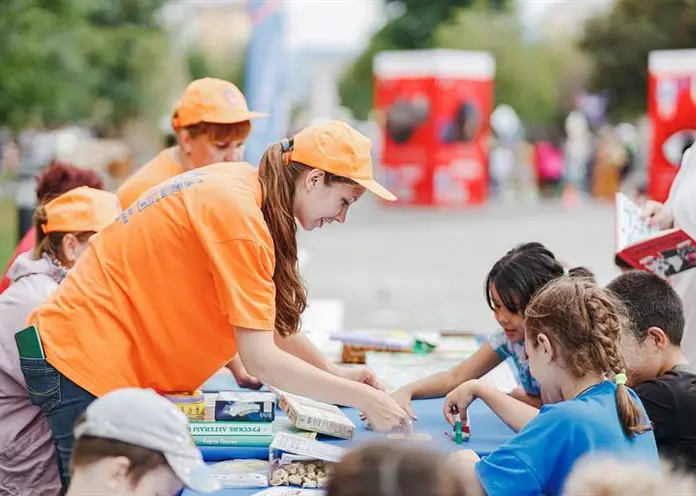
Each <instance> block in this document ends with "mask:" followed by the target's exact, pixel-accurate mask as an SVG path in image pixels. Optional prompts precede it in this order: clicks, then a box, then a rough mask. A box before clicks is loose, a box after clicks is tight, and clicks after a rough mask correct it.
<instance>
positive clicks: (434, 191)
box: [374, 50, 495, 207]
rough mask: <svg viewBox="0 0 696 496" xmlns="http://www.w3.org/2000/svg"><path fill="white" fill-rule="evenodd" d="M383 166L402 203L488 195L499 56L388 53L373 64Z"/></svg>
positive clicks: (467, 200)
mask: <svg viewBox="0 0 696 496" xmlns="http://www.w3.org/2000/svg"><path fill="white" fill-rule="evenodd" d="M374 73H375V79H376V81H375V106H376V107H377V110H378V111H379V114H380V115H381V118H382V129H383V131H384V133H383V136H384V138H383V143H382V146H381V149H382V156H381V166H382V171H383V173H384V181H385V183H386V184H385V186H387V187H388V188H389V189H390V190H391V191H393V192H394V194H396V195H397V196H398V197H399V201H398V202H396V204H397V205H399V204H401V205H417V206H438V207H464V206H470V205H477V204H481V203H483V202H484V201H485V200H486V197H487V196H488V150H487V141H488V139H489V136H490V124H489V117H490V115H491V111H492V107H493V81H494V78H495V59H494V58H493V56H492V55H491V54H489V53H488V52H469V51H457V50H414V51H387V52H381V53H379V54H377V55H376V56H375V59H374Z"/></svg>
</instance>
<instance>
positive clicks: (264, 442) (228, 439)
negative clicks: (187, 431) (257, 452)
mask: <svg viewBox="0 0 696 496" xmlns="http://www.w3.org/2000/svg"><path fill="white" fill-rule="evenodd" d="M191 437H192V438H193V443H194V444H195V445H196V446H244V447H247V448H249V447H253V448H256V447H261V448H265V447H267V446H269V445H270V444H271V442H272V441H273V435H272V434H269V435H267V436H266V435H264V436H244V435H238V436H217V435H215V434H208V435H195V436H191Z"/></svg>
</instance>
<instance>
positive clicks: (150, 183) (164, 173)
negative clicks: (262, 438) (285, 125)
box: [116, 78, 265, 389]
mask: <svg viewBox="0 0 696 496" xmlns="http://www.w3.org/2000/svg"><path fill="white" fill-rule="evenodd" d="M264 116H265V114H261V113H258V112H251V111H249V108H248V107H247V102H246V99H245V98H244V95H243V94H242V92H241V91H239V89H238V88H237V87H236V86H235V85H234V84H232V83H230V82H229V81H224V80H222V79H215V78H203V79H197V80H195V81H193V82H191V83H190V84H189V85H188V86H187V87H186V89H185V90H184V93H183V94H182V95H181V98H180V99H179V102H178V103H177V105H176V108H175V110H174V115H173V116H172V129H173V130H174V133H175V135H176V142H177V143H176V144H175V145H173V146H172V147H170V148H167V149H165V150H164V151H162V152H160V154H159V155H157V156H156V157H155V158H153V159H152V160H151V161H150V162H148V163H147V164H145V165H143V166H142V167H141V168H140V169H139V170H138V171H137V172H136V173H135V174H133V175H132V176H131V177H130V178H129V179H127V180H126V181H125V182H124V183H123V184H122V185H121V187H120V188H119V189H118V191H117V192H116V194H117V195H118V198H119V200H120V202H121V207H122V208H124V209H125V208H127V207H128V206H129V205H131V204H132V203H134V202H135V201H136V200H137V199H138V197H140V195H142V194H143V193H145V192H146V191H147V190H149V189H150V188H152V187H154V186H157V185H158V184H160V183H162V182H164V181H166V180H168V179H171V178H172V177H174V176H176V175H177V174H181V173H182V172H185V171H188V170H192V169H197V168H198V167H204V166H206V165H211V164H215V163H218V162H241V161H242V160H243V159H244V142H245V141H246V139H247V137H248V136H249V133H250V132H251V120H252V119H255V118H258V117H264ZM227 367H228V368H229V369H230V371H231V372H232V373H233V374H234V377H235V379H236V381H237V383H238V384H239V385H240V386H243V387H248V388H253V389H258V388H260V387H261V383H260V382H259V381H258V380H257V379H256V378H255V377H252V376H250V375H249V374H248V373H247V371H246V369H245V368H244V365H243V364H242V362H241V360H240V359H239V357H235V358H234V359H233V360H231V361H230V363H228V364H227Z"/></svg>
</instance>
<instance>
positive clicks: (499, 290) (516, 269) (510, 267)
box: [393, 243, 592, 430]
mask: <svg viewBox="0 0 696 496" xmlns="http://www.w3.org/2000/svg"><path fill="white" fill-rule="evenodd" d="M565 273H566V271H565V269H564V268H563V265H562V264H561V263H560V262H559V261H558V260H557V259H556V257H555V256H554V254H553V253H552V252H551V251H549V250H548V249H547V248H546V247H545V246H544V245H542V244H541V243H524V244H521V245H519V246H517V247H515V248H513V249H512V250H510V251H509V252H507V253H506V254H505V256H504V257H503V258H501V259H500V260H498V261H497V262H496V263H495V265H493V268H492V269H491V270H490V272H489V273H488V276H487V277H486V283H485V289H484V291H485V297H486V301H487V302H488V306H489V307H490V308H491V310H493V313H494V314H495V319H496V320H497V321H498V324H500V327H501V329H500V330H498V331H497V332H495V333H494V334H492V335H491V337H490V339H489V340H488V342H486V343H485V344H484V345H482V346H481V348H480V349H479V350H478V351H477V352H476V353H474V354H473V355H472V356H471V357H469V358H468V359H466V360H464V361H463V362H461V363H460V364H459V365H457V366H456V367H453V368H452V369H450V370H448V371H446V372H441V373H438V374H434V375H431V376H429V377H426V378H424V379H421V380H419V381H416V382H414V383H412V384H408V385H406V386H404V387H403V388H401V389H399V390H398V391H396V392H395V393H394V394H393V396H394V399H396V401H397V402H398V403H399V404H400V405H402V406H403V407H405V408H409V409H410V402H411V400H412V399H422V398H441V397H444V396H446V395H447V394H449V393H450V392H452V391H453V390H454V389H455V388H457V387H458V386H459V385H461V384H464V383H465V382H467V381H470V380H472V379H478V378H480V377H482V376H484V375H485V374H487V373H488V372H489V371H491V370H493V369H494V368H495V367H497V366H498V365H499V364H500V363H502V362H503V361H504V360H506V359H507V358H512V360H513V361H514V363H515V366H516V368H517V372H518V375H519V379H520V384H521V388H517V389H515V390H514V391H513V392H512V397H513V398H515V399H517V400H520V401H522V402H524V403H527V404H529V405H532V406H534V407H535V408H533V409H530V410H533V411H536V408H539V407H540V406H541V404H542V401H541V390H540V388H539V384H538V383H537V382H536V381H535V380H534V379H533V378H532V376H531V374H530V373H529V365H528V363H527V358H526V355H525V351H524V325H523V321H522V320H523V319H522V315H523V312H524V309H525V308H526V306H527V304H528V303H529V301H530V300H531V299H532V296H534V294H535V293H536V292H537V291H538V290H539V289H541V288H542V287H543V286H544V285H545V284H547V283H548V282H550V281H553V280H554V279H557V278H559V277H562V276H563V275H564V274H565ZM569 275H571V276H576V275H577V276H583V277H592V273H591V272H590V271H588V270H586V269H582V268H577V269H571V270H570V272H569ZM504 396H505V399H507V400H509V399H510V397H509V396H507V395H504ZM515 403H519V402H518V401H515ZM522 406H524V405H522ZM462 413H464V412H462ZM411 414H412V415H414V414H413V412H412V411H411ZM414 417H415V415H414ZM525 419H527V417H523V421H522V423H520V422H517V421H516V418H510V419H503V420H504V421H505V422H507V423H508V425H510V427H512V428H513V429H515V430H519V429H520V428H521V427H522V425H524V421H525ZM448 420H452V421H453V418H452V417H451V416H448Z"/></svg>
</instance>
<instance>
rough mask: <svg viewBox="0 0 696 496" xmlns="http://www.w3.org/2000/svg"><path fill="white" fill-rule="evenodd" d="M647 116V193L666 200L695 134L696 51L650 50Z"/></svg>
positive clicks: (660, 199)
mask: <svg viewBox="0 0 696 496" xmlns="http://www.w3.org/2000/svg"><path fill="white" fill-rule="evenodd" d="M648 117H649V118H650V123H651V128H652V138H651V145H650V159H649V162H648V196H649V197H650V198H651V199H653V200H657V201H660V202H664V201H665V200H666V199H667V196H668V195H669V189H670V186H671V185H672V181H673V180H674V176H676V175H677V171H678V170H679V165H680V160H681V156H682V154H683V152H684V151H685V150H686V148H688V146H690V144H691V143H693V140H694V137H695V135H696V50H659V51H653V52H650V55H649V58H648Z"/></svg>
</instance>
